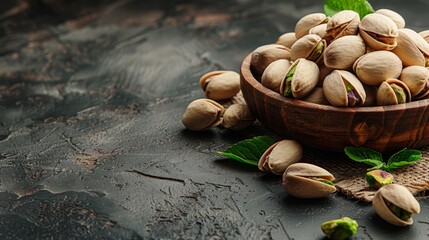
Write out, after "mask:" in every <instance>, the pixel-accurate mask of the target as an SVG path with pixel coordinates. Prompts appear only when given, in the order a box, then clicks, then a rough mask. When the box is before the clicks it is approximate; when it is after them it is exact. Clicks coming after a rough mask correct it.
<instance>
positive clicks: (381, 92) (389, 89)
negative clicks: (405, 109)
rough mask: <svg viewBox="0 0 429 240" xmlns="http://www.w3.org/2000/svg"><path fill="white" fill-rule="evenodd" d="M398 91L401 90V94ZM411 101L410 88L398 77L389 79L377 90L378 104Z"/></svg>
mask: <svg viewBox="0 0 429 240" xmlns="http://www.w3.org/2000/svg"><path fill="white" fill-rule="evenodd" d="M398 91H401V93H400V94H399V93H398ZM410 101H411V93H410V89H409V88H408V87H407V85H406V84H405V83H404V82H402V81H399V80H398V79H387V80H386V81H384V82H382V83H381V85H380V86H379V87H378V90H377V105H379V106H385V105H396V104H401V103H406V102H410Z"/></svg>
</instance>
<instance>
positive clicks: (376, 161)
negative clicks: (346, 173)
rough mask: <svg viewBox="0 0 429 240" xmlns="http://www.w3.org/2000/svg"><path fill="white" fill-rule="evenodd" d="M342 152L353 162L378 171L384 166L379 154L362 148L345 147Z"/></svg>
mask: <svg viewBox="0 0 429 240" xmlns="http://www.w3.org/2000/svg"><path fill="white" fill-rule="evenodd" d="M344 152H345V153H346V154H347V156H349V158H350V159H352V160H353V161H355V162H360V163H365V164H366V165H369V166H372V167H374V168H372V169H378V168H380V167H382V166H383V165H384V162H383V156H382V155H381V153H379V152H377V151H374V150H372V149H369V148H364V147H346V148H344Z"/></svg>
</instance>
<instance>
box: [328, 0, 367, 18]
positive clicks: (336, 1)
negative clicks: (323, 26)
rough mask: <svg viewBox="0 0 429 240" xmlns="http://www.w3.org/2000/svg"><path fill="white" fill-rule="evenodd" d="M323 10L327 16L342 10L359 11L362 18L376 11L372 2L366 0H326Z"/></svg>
mask: <svg viewBox="0 0 429 240" xmlns="http://www.w3.org/2000/svg"><path fill="white" fill-rule="evenodd" d="M323 10H324V11H325V14H326V15H327V16H333V15H334V14H335V13H337V12H340V11H342V10H353V11H355V12H357V13H359V16H360V18H361V19H362V18H363V17H365V15H367V14H370V13H373V12H374V9H373V8H372V6H371V4H369V2H368V1H366V0H326V1H325V4H324V5H323Z"/></svg>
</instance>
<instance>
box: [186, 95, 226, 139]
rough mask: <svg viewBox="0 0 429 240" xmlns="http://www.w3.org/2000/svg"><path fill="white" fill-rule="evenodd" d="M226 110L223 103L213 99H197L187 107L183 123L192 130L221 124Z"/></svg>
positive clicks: (205, 128) (200, 129)
mask: <svg viewBox="0 0 429 240" xmlns="http://www.w3.org/2000/svg"><path fill="white" fill-rule="evenodd" d="M224 111H225V110H224V107H223V106H222V105H220V104H219V103H217V102H215V101H213V100H211V99H197V100H195V101H193V102H191V103H190V104H189V105H188V107H187V108H186V110H185V113H184V114H183V117H182V123H183V125H184V126H185V127H186V128H188V129H189V130H192V131H202V130H207V129H209V128H212V127H217V126H218V125H219V124H221V122H222V119H223V118H222V115H223V113H224Z"/></svg>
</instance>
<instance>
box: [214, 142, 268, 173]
mask: <svg viewBox="0 0 429 240" xmlns="http://www.w3.org/2000/svg"><path fill="white" fill-rule="evenodd" d="M274 143H275V140H274V139H272V138H271V137H268V136H258V137H254V138H251V139H246V140H244V141H241V142H239V143H236V144H234V145H232V146H230V147H228V148H227V149H225V150H224V151H223V152H217V154H219V155H222V156H226V157H228V158H231V159H234V160H236V161H239V162H241V163H246V164H249V165H252V166H258V161H259V159H260V158H261V157H262V155H263V154H264V152H265V151H266V150H267V149H268V148H269V147H270V146H271V145H273V144H274Z"/></svg>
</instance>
